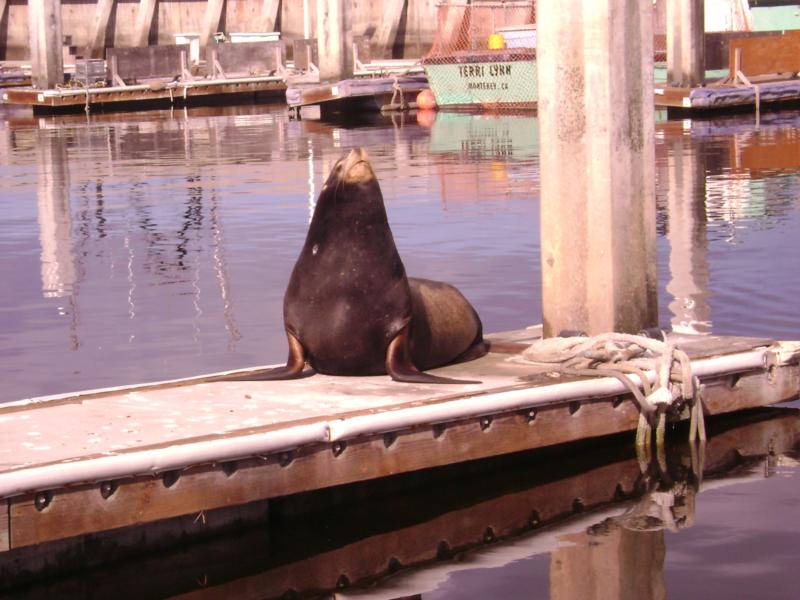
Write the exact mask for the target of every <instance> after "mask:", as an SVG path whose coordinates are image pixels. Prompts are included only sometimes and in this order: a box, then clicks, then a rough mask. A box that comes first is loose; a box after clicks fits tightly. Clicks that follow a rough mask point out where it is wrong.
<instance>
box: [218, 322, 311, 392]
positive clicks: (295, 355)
mask: <svg viewBox="0 0 800 600" xmlns="http://www.w3.org/2000/svg"><path fill="white" fill-rule="evenodd" d="M286 337H287V339H288V340H289V358H287V359H286V365H285V366H283V367H275V368H274V369H265V370H264V371H254V372H252V373H247V374H246V375H234V376H232V377H228V378H226V381H275V380H280V379H299V378H301V377H304V373H303V369H304V368H305V366H306V355H305V350H303V345H302V344H301V343H300V341H299V340H298V339H297V338H296V337H294V336H293V335H292V334H291V333H289V332H288V331H287V332H286Z"/></svg>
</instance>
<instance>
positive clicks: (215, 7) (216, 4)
mask: <svg viewBox="0 0 800 600" xmlns="http://www.w3.org/2000/svg"><path fill="white" fill-rule="evenodd" d="M223 8H225V0H208V3H207V4H206V12H205V15H204V16H203V25H202V27H201V29H200V45H201V46H208V43H209V41H210V40H211V37H212V36H213V35H214V34H215V33H216V32H217V31H219V22H220V19H221V18H222V10H223Z"/></svg>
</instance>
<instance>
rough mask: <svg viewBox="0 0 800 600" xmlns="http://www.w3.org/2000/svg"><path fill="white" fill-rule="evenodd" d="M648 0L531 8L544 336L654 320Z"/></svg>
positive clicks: (636, 327) (573, 0) (591, 0)
mask: <svg viewBox="0 0 800 600" xmlns="http://www.w3.org/2000/svg"><path fill="white" fill-rule="evenodd" d="M652 27H653V25H652V7H651V6H650V4H649V3H632V2H627V1H625V0H609V1H608V2H596V1H595V0H567V1H566V3H561V4H559V5H558V7H556V6H555V5H554V4H551V5H550V6H546V7H545V6H541V7H540V10H539V14H538V49H537V52H538V67H539V70H538V73H539V81H538V85H539V122H540V128H541V129H540V146H541V214H542V218H541V255H542V301H543V302H542V304H543V318H544V327H545V329H544V333H545V336H553V335H557V334H558V333H559V332H560V331H563V330H581V331H585V332H586V333H588V334H589V335H595V334H598V333H602V332H607V331H618V332H634V333H635V332H638V331H640V330H641V329H643V328H646V327H651V326H655V325H656V324H657V316H658V313H657V299H656V262H655V258H656V247H655V246H656V227H655V184H654V169H655V146H654V122H653V93H652V89H653V29H652Z"/></svg>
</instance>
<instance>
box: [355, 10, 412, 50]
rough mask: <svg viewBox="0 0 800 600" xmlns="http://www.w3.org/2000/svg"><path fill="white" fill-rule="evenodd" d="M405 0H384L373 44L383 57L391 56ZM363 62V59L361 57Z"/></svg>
mask: <svg viewBox="0 0 800 600" xmlns="http://www.w3.org/2000/svg"><path fill="white" fill-rule="evenodd" d="M406 2H407V0H385V2H384V12H383V16H382V18H381V24H380V26H379V27H378V31H377V32H376V34H375V44H376V46H377V48H378V51H379V52H381V53H382V55H383V57H384V58H392V50H393V48H394V45H395V40H396V39H397V29H398V26H399V25H400V17H401V16H402V14H403V10H404V9H405V7H406ZM362 62H364V59H362Z"/></svg>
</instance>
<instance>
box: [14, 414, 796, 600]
mask: <svg viewBox="0 0 800 600" xmlns="http://www.w3.org/2000/svg"><path fill="white" fill-rule="evenodd" d="M797 414H798V413H797V411H763V412H761V413H757V414H751V415H748V416H747V417H743V418H740V419H736V420H734V421H732V424H731V423H730V422H726V423H725V424H720V425H719V426H715V427H712V431H711V432H710V433H711V438H710V439H709V441H708V443H707V445H706V447H705V452H704V465H705V474H706V476H719V475H720V474H724V473H725V472H726V471H727V470H729V469H731V468H733V467H741V462H742V457H746V458H747V457H750V458H752V457H760V456H764V455H767V454H773V455H775V454H777V455H781V454H783V453H786V452H789V451H791V450H792V449H793V448H794V447H795V446H796V444H797V442H798V440H800V420H798V416H797ZM715 430H716V431H715ZM615 447H616V446H615ZM632 454H633V453H632V450H631V451H630V452H629V453H626V454H622V455H620V454H619V453H618V451H617V452H612V453H609V455H608V456H607V457H605V458H603V457H599V456H598V455H597V454H592V455H591V456H587V457H584V458H583V459H581V458H578V457H576V455H574V454H573V455H572V456H571V457H570V458H566V457H564V459H563V460H565V461H566V462H562V463H561V467H562V469H563V471H562V472H563V473H566V474H565V475H562V476H561V477H559V478H557V479H555V480H551V479H549V478H547V477H542V476H541V473H540V472H539V471H538V470H536V469H530V467H528V468H526V467H525V465H526V464H527V465H531V464H535V463H533V462H530V461H529V462H527V463H526V462H520V463H513V464H512V465H511V466H508V465H507V464H506V465H504V468H503V469H502V474H501V473H498V472H497V471H496V470H494V469H492V468H491V467H489V466H486V467H482V468H481V470H479V471H471V473H472V474H473V476H472V477H469V478H465V477H463V475H462V476H461V477H459V476H457V475H456V476H454V477H455V478H454V479H451V478H448V479H447V480H446V481H443V482H442V484H441V486H440V487H437V486H436V485H433V486H427V485H424V484H423V485H422V486H419V485H418V486H415V487H413V488H410V489H409V491H408V492H406V494H403V493H402V492H401V493H400V494H398V493H397V488H393V489H394V490H395V492H394V493H393V494H392V495H391V497H388V498H387V496H386V495H382V496H380V500H374V499H373V500H372V502H370V500H366V501H365V504H364V505H365V506H368V507H371V508H373V507H375V505H376V503H377V502H380V510H381V513H380V514H375V513H371V514H369V515H364V518H363V519H359V518H358V517H357V513H358V512H359V508H358V506H360V505H357V506H356V507H353V506H352V503H351V502H350V501H349V500H350V499H351V498H354V497H355V498H362V496H361V494H362V493H363V490H362V491H359V492H354V496H345V497H343V496H341V495H336V496H335V497H336V499H337V501H338V503H337V504H333V505H332V504H326V498H327V502H330V499H331V498H332V497H333V496H334V495H331V496H330V497H329V496H323V497H322V498H320V497H319V496H315V497H314V502H313V503H312V504H311V505H308V504H304V505H303V506H304V508H302V509H299V511H298V510H295V511H293V512H292V514H293V515H296V516H295V517H293V518H295V519H302V523H303V526H304V528H305V530H306V531H307V532H309V538H310V543H303V542H302V541H301V542H298V543H297V544H294V542H293V540H294V538H292V541H289V544H294V545H291V548H298V547H302V552H300V553H299V554H298V553H292V552H291V550H289V549H288V548H287V546H286V541H284V540H285V539H286V538H283V537H281V538H280V539H277V540H276V537H278V536H280V534H281V533H283V532H285V531H287V530H288V531H289V533H288V535H291V533H290V532H291V527H292V524H293V523H294V522H295V521H291V520H289V521H284V520H282V519H281V518H280V517H278V516H277V513H280V512H281V511H280V508H278V509H276V515H274V518H275V519H276V521H277V522H278V523H280V525H278V526H277V527H275V526H274V525H273V526H272V527H271V528H269V529H268V528H264V527H253V528H248V531H247V532H246V533H245V532H243V533H240V534H239V535H237V536H233V537H231V538H227V537H217V538H215V539H213V540H206V541H200V540H197V543H195V544H194V545H192V546H189V547H187V546H186V545H185V544H183V543H181V544H180V549H179V550H177V551H173V552H148V551H146V550H145V546H143V544H144V541H143V540H149V542H150V544H152V539H149V536H148V534H147V533H145V531H144V530H140V529H131V530H126V531H125V532H123V534H122V535H120V533H116V534H113V533H112V532H109V533H107V534H106V535H105V536H103V537H98V536H92V538H91V542H90V543H87V544H84V545H82V546H80V547H79V546H78V545H77V544H79V543H80V540H82V539H83V538H76V539H75V540H73V541H72V543H71V544H70V543H69V540H65V541H62V542H60V543H50V544H43V545H40V546H36V547H27V548H21V549H19V550H17V551H15V552H12V553H9V554H6V555H3V554H0V590H2V587H3V586H2V582H3V581H4V577H5V578H6V580H8V576H9V575H11V576H12V577H13V576H16V577H18V578H20V569H19V567H16V566H15V565H25V566H26V567H27V568H26V571H27V572H26V573H25V574H24V575H23V576H24V577H32V578H33V577H35V575H34V574H33V573H31V571H34V572H36V571H38V570H39V569H40V568H41V569H43V570H44V572H42V573H39V575H40V576H43V575H47V574H51V575H52V574H53V572H52V571H46V569H47V568H49V569H52V568H53V567H54V566H55V565H58V566H59V567H60V568H61V569H69V568H71V567H76V568H80V569H81V573H80V574H79V575H76V576H75V578H72V579H71V578H66V579H55V580H53V583H49V584H48V583H40V586H39V587H37V588H35V589H36V591H37V592H38V594H39V596H41V597H61V596H63V595H66V592H65V590H67V589H69V590H70V591H71V593H72V594H73V595H74V594H75V593H76V591H75V590H76V588H77V586H80V585H81V584H83V583H84V582H85V581H87V580H89V577H87V576H86V571H85V569H86V568H87V566H90V565H97V563H96V561H98V560H105V561H110V560H117V561H118V562H116V563H115V568H114V569H107V568H102V567H101V568H98V569H96V570H94V571H92V572H91V578H90V581H91V584H90V585H91V588H88V587H87V588H86V594H89V593H90V592H91V593H92V594H94V595H96V596H103V595H106V594H109V593H114V591H116V590H119V589H120V588H121V587H123V588H124V587H126V586H127V585H134V586H135V589H136V590H137V593H139V594H140V595H141V596H144V597H150V596H160V595H163V590H165V589H169V590H171V594H175V595H174V596H172V595H171V597H181V598H192V599H194V600H201V599H204V598H248V597H253V598H262V597H279V596H280V595H281V594H283V593H284V592H285V591H286V590H294V591H295V592H296V593H297V594H299V595H304V594H305V593H306V592H311V591H315V592H317V593H318V592H319V591H320V590H328V589H330V590H332V589H334V588H335V587H336V583H337V581H338V580H339V578H340V577H341V575H345V576H346V577H347V578H348V580H349V581H350V582H351V584H356V585H358V584H360V583H361V582H368V581H370V580H373V579H374V578H376V577H381V576H384V575H386V574H387V573H388V571H389V570H390V565H391V564H393V562H394V563H395V564H396V562H399V563H400V564H401V565H402V566H403V567H406V568H408V567H414V566H416V565H423V564H426V563H430V562H431V561H433V560H436V559H437V557H438V558H441V552H442V549H443V547H444V548H445V549H446V551H447V552H446V554H455V553H460V552H463V551H469V550H472V549H475V548H480V547H481V546H484V545H485V544H486V543H487V539H486V533H487V531H489V530H491V533H492V534H493V537H494V539H502V538H504V537H506V536H516V535H519V534H524V533H526V532H528V531H531V530H532V529H535V528H537V527H542V526H547V527H548V529H547V530H546V531H544V530H542V531H540V532H539V533H538V534H537V535H536V540H537V547H539V548H540V549H542V547H543V546H544V548H545V549H546V548H550V547H555V546H556V545H557V544H558V539H559V536H560V535H562V534H563V533H564V532H566V531H577V530H580V529H582V528H585V526H586V524H587V522H586V520H585V519H589V520H590V522H591V523H597V522H599V521H601V520H602V519H603V518H604V517H605V516H614V515H621V514H623V513H624V512H625V511H627V510H628V509H629V508H630V507H631V503H630V502H624V501H623V502H620V500H621V499H623V498H631V499H635V498H637V497H638V495H639V493H640V492H641V490H640V489H638V488H637V485H636V483H637V481H638V482H639V483H641V480H640V479H639V478H640V467H639V464H638V462H637V461H636V460H635V459H634V458H633V457H632ZM529 460H530V459H529ZM687 460H688V457H687ZM684 464H685V463H684ZM427 481H430V480H427ZM381 489H382V488H380V487H378V488H370V490H372V491H373V492H374V493H376V494H380V493H381ZM401 489H402V488H401ZM702 491H703V488H702V486H701V488H700V492H701V493H702ZM433 498H435V499H436V500H435V501H434V502H430V501H429V499H433ZM306 499H307V500H309V498H308V497H306ZM612 499H613V500H614V502H612ZM576 500H579V502H578V503H576ZM317 502H319V504H317ZM698 502H700V500H698ZM289 503H291V505H292V506H293V507H296V506H297V504H298V501H297V498H293V499H292V500H287V501H284V502H282V503H281V504H284V505H288V504H289ZM300 504H303V503H302V502H300ZM431 505H433V506H431ZM576 506H579V507H580V508H581V514H582V517H583V518H581V517H580V516H578V515H575V514H574V513H575V510H576ZM273 507H275V505H273ZM312 507H316V508H317V509H319V508H322V509H323V510H324V516H319V517H317V518H315V516H314V515H315V514H317V515H319V513H315V512H311V513H309V512H308V511H309V510H310V509H311V508H312ZM395 507H402V513H403V515H402V517H400V518H398V519H392V518H391V517H392V515H394V514H395V513H394V508H395ZM262 508H263V507H262ZM337 511H338V512H337ZM398 512H400V511H398ZM298 513H299V514H298ZM362 514H363V513H362ZM207 517H208V521H209V523H211V522H213V521H214V520H215V514H214V513H207ZM385 517H388V519H387V518H385ZM574 517H578V519H577V520H576V519H575V518H574ZM194 518H195V517H192V518H191V519H189V522H191V520H193V519H194ZM284 518H285V517H284ZM319 519H323V520H324V521H325V522H326V523H329V522H330V521H331V520H340V521H342V526H341V527H337V528H335V529H334V531H331V530H330V529H328V530H327V536H326V539H325V540H324V541H321V540H319V539H318V538H316V542H317V543H314V540H315V537H314V533H313V532H315V531H316V529H315V527H316V526H317V525H318V524H319V523H320V520H319ZM182 521H184V522H185V521H186V519H184V520H182ZM276 521H273V523H275V522H276ZM387 521H388V522H387ZM162 523H163V522H162ZM196 525H197V528H198V529H201V527H202V523H201V522H200V520H198V522H197V523H196ZM157 526H160V525H157ZM151 527H154V526H151ZM147 531H151V530H150V529H148V530H147ZM284 535H286V534H284ZM309 538H306V539H309ZM519 541H524V539H523V540H519ZM443 543H444V544H443ZM512 543H513V542H512ZM88 547H91V548H93V549H94V550H93V551H92V552H86V553H85V554H84V553H82V552H85V549H86V548H88ZM148 547H153V546H148ZM126 551H127V552H128V553H131V552H132V553H134V554H135V555H136V556H137V557H138V558H135V559H132V560H128V561H119V559H120V558H121V557H122V556H125V554H124V553H125V552H126ZM288 555H291V558H290V557H289V556H288ZM56 556H59V557H62V558H61V561H60V562H59V560H56V559H54V557H56ZM520 556H530V551H529V549H527V548H525V552H521V553H520ZM48 557H49V560H48ZM63 557H68V559H69V560H63ZM393 559H394V561H393ZM70 561H71V562H70ZM90 561H95V562H90ZM101 564H102V563H101ZM442 564H443V565H447V564H449V565H455V564H458V561H449V562H446V563H442ZM41 565H44V566H43V567H42V566H41ZM143 572H147V573H152V576H151V577H149V578H148V579H147V581H146V582H142V581H141V573H143ZM204 575H207V576H208V585H207V586H204V587H202V588H198V587H197V584H196V581H199V580H203V576H204ZM78 578H79V581H78ZM80 589H83V588H80Z"/></svg>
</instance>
